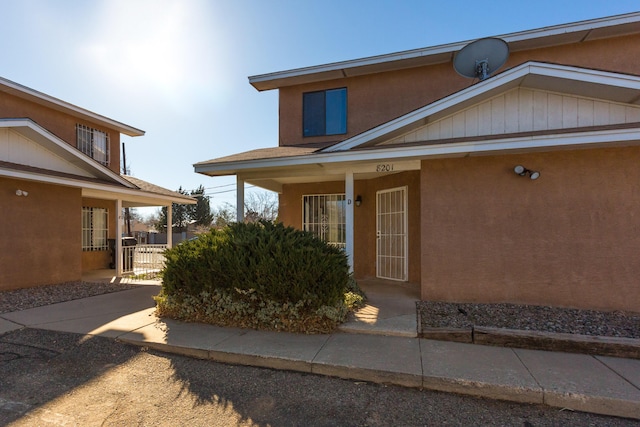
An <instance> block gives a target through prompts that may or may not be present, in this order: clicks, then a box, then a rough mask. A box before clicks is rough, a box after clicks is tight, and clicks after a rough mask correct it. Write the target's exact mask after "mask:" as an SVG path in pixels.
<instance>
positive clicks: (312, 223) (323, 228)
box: [302, 193, 347, 248]
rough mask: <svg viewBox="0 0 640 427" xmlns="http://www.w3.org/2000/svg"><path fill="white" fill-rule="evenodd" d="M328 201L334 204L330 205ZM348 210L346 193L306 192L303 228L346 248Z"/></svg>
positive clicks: (328, 241) (303, 198)
mask: <svg viewBox="0 0 640 427" xmlns="http://www.w3.org/2000/svg"><path fill="white" fill-rule="evenodd" d="M340 202H342V203H341V204H340ZM327 203H331V204H333V206H331V205H329V206H328V205H327ZM318 210H320V211H318ZM346 210H347V203H346V197H345V194H344V193H336V194H305V195H303V196H302V229H303V230H304V231H309V232H311V233H313V234H315V235H316V236H317V237H319V238H320V239H322V240H324V241H325V242H327V243H329V244H330V245H334V246H337V247H339V248H345V247H346V244H347V240H346V239H347V234H346V233H347V227H346ZM314 211H315V215H314V214H313V213H314Z"/></svg>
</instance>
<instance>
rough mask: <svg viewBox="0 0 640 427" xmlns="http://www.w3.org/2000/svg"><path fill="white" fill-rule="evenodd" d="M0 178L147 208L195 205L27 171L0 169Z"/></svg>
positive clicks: (158, 195)
mask: <svg viewBox="0 0 640 427" xmlns="http://www.w3.org/2000/svg"><path fill="white" fill-rule="evenodd" d="M0 176H2V177H4V178H13V179H19V180H25V181H36V182H41V183H45V184H52V185H60V186H65V187H72V188H80V189H82V195H83V196H85V197H96V198H103V199H112V200H115V199H123V200H127V201H131V202H136V201H140V202H141V203H144V204H145V205H149V206H166V204H167V203H180V204H196V203H197V201H196V200H189V199H179V198H175V197H171V196H166V195H162V194H155V193H149V192H146V191H143V190H139V189H133V188H124V187H114V186H113V185H107V184H100V183H95V182H89V181H84V180H81V179H77V180H76V179H72V178H67V177H59V176H52V175H47V174H41V173H34V172H29V171H20V170H14V169H2V168H0Z"/></svg>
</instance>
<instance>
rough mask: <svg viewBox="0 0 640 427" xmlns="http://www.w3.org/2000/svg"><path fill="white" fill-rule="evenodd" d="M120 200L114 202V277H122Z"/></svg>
mask: <svg viewBox="0 0 640 427" xmlns="http://www.w3.org/2000/svg"><path fill="white" fill-rule="evenodd" d="M122 219H123V218H122V200H120V199H118V200H116V247H115V248H114V250H115V251H116V253H115V254H113V257H114V260H115V264H116V277H122V268H123V265H122Z"/></svg>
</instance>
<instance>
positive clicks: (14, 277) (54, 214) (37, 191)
mask: <svg viewBox="0 0 640 427" xmlns="http://www.w3.org/2000/svg"><path fill="white" fill-rule="evenodd" d="M18 189H20V190H25V191H27V192H28V193H29V195H28V196H27V197H24V196H16V190H18ZM80 200H81V194H80V189H73V188H68V187H59V186H53V185H48V184H39V183H34V182H29V181H18V180H13V179H5V178H0V218H2V238H0V290H8V289H18V288H25V287H31V286H37V285H46V284H52V283H62V282H67V281H73V280H79V279H80V278H81V270H82V269H81V259H80V256H79V255H80V251H81V229H80V224H81V222H80V218H81V217H80V215H81V203H80Z"/></svg>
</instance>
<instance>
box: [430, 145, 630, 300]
mask: <svg viewBox="0 0 640 427" xmlns="http://www.w3.org/2000/svg"><path fill="white" fill-rule="evenodd" d="M518 164H521V165H524V166H525V167H527V168H530V169H534V170H538V171H540V172H541V174H542V175H541V177H540V178H539V179H538V180H536V181H532V180H530V179H529V178H528V177H520V176H518V175H516V174H515V173H514V172H513V167H514V166H515V165H518ZM638 164H640V148H638V147H631V148H610V149H590V150H576V151H563V152H556V153H536V154H533V153H531V154H519V155H503V156H487V157H471V158H461V159H440V160H424V161H423V162H422V172H421V189H422V194H421V196H422V197H421V203H422V209H421V217H422V258H421V259H422V263H421V264H422V299H425V300H446V301H460V302H462V301H466V302H512V303H526V304H542V305H555V306H565V307H580V308H593V309H604V310H608V309H623V310H631V311H640V308H639V307H638V301H640V262H638V260H637V254H638V253H640V193H639V191H638V188H639V185H640V184H639V183H640V168H638Z"/></svg>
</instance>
